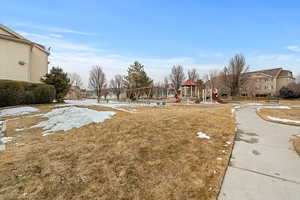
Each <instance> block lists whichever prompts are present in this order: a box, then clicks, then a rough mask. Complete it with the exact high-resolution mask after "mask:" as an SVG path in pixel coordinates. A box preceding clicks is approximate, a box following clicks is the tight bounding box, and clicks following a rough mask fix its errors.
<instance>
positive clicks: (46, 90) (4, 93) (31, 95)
mask: <svg viewBox="0 0 300 200" xmlns="http://www.w3.org/2000/svg"><path fill="white" fill-rule="evenodd" d="M54 98H55V88H54V87H53V86H51V85H46V84H42V83H29V82H22V81H11V80H0V107H2V106H14V105H19V104H36V103H51V102H53V99H54Z"/></svg>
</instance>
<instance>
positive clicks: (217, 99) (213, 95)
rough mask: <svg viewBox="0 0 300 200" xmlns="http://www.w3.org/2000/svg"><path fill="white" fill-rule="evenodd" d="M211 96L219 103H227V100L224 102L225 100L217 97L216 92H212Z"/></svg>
mask: <svg viewBox="0 0 300 200" xmlns="http://www.w3.org/2000/svg"><path fill="white" fill-rule="evenodd" d="M212 98H213V100H214V101H216V102H218V103H221V104H226V103H227V102H225V101H223V100H221V99H220V98H219V96H218V93H215V92H213V94H212Z"/></svg>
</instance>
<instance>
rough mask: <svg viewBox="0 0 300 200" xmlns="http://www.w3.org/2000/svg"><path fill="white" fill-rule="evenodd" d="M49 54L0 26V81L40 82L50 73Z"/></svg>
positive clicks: (41, 47)
mask: <svg viewBox="0 0 300 200" xmlns="http://www.w3.org/2000/svg"><path fill="white" fill-rule="evenodd" d="M48 56H49V52H48V51H47V50H46V49H45V47H44V46H43V45H40V44H37V43H35V42H32V41H30V40H28V39H26V38H24V37H23V36H21V35H20V34H18V33H16V32H14V31H13V30H11V29H9V28H8V27H6V26H4V25H1V24H0V79H8V80H18V81H29V82H40V78H41V77H42V76H43V75H45V74H46V73H47V72H48Z"/></svg>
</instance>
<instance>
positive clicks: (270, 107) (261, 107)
mask: <svg viewBox="0 0 300 200" xmlns="http://www.w3.org/2000/svg"><path fill="white" fill-rule="evenodd" d="M264 108H268V109H288V110H289V109H291V108H290V107H289V106H260V107H258V108H257V111H260V109H264Z"/></svg>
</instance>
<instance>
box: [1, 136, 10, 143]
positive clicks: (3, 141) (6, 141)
mask: <svg viewBox="0 0 300 200" xmlns="http://www.w3.org/2000/svg"><path fill="white" fill-rule="evenodd" d="M12 139H13V138H12V137H2V138H0V141H1V142H2V143H4V144H5V143H8V142H11V141H12Z"/></svg>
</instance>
